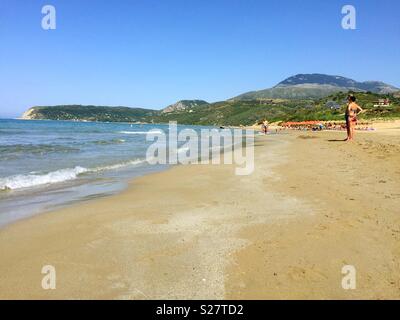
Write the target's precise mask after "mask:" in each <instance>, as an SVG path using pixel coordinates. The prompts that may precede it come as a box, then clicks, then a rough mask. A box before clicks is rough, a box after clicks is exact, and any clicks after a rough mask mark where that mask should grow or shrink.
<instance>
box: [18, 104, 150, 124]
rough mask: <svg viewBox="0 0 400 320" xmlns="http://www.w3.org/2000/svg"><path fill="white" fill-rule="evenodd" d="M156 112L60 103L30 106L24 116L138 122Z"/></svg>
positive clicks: (37, 118)
mask: <svg viewBox="0 0 400 320" xmlns="http://www.w3.org/2000/svg"><path fill="white" fill-rule="evenodd" d="M156 114H158V111H155V110H149V109H141V108H128V107H105V106H82V105H60V106H52V107H48V106H44V107H33V108H30V109H29V110H28V111H26V112H25V113H24V114H23V116H22V118H23V119H34V120H40V119H48V120H80V121H82V120H85V121H102V122H138V121H148V119H149V117H151V116H154V115H156Z"/></svg>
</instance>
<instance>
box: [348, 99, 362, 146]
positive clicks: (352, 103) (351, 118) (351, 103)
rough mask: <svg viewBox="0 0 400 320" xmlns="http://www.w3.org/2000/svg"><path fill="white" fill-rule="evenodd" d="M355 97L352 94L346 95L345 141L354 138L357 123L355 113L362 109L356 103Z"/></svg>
mask: <svg viewBox="0 0 400 320" xmlns="http://www.w3.org/2000/svg"><path fill="white" fill-rule="evenodd" d="M356 100H357V99H356V97H355V96H354V95H352V94H351V95H349V96H348V97H347V101H348V104H347V108H346V114H345V118H346V127H347V139H346V141H351V140H353V139H354V129H355V126H356V124H357V115H358V114H359V113H361V112H363V111H364V110H363V109H362V108H361V107H360V106H359V105H358V104H357V103H356Z"/></svg>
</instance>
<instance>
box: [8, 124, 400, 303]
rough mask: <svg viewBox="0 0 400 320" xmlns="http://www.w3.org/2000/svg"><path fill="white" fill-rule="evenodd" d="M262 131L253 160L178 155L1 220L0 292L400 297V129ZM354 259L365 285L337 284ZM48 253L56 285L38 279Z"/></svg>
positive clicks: (185, 296) (27, 294) (107, 295)
mask: <svg viewBox="0 0 400 320" xmlns="http://www.w3.org/2000/svg"><path fill="white" fill-rule="evenodd" d="M390 128H392V129H389V128H382V130H378V131H377V132H368V133H367V132H366V133H359V134H358V135H357V137H356V138H357V141H355V142H352V143H345V142H343V141H336V140H339V139H343V138H344V133H338V132H318V133H302V132H291V133H290V134H282V135H273V136H267V137H260V138H259V139H258V140H257V142H256V150H255V152H256V159H255V164H256V170H255V172H254V174H253V175H251V176H243V177H240V176H235V174H234V167H233V166H227V165H220V166H212V165H207V166H204V165H202V166H196V165H193V166H178V167H174V168H172V169H170V170H168V171H165V172H161V173H157V174H153V175H149V176H146V177H142V178H140V179H137V180H134V181H133V182H132V183H131V185H130V187H129V188H128V190H126V191H124V192H123V193H121V194H119V195H116V196H111V197H108V198H103V199H98V200H94V201H91V202H86V203H81V204H78V205H75V206H73V207H69V208H66V209H62V210H58V211H56V212H51V213H46V214H42V215H39V216H36V217H33V218H30V219H27V220H24V221H20V222H17V223H15V224H13V225H11V226H8V227H6V228H4V229H2V230H0V256H1V260H0V298H2V299H10V298H22V299H35V298H38V299H82V298H88V299H150V298H151V299H164V298H166V299H194V298H198V299H213V298H217V299H223V298H229V299H265V298H271V299H299V298H301V299H312V298H316V299H355V298H366V299H389V298H395V299H399V298H400V242H399V240H400V216H399V213H400V212H399V205H400V179H399V178H400V152H399V151H400V144H399V137H400V136H399V132H400V130H396V129H393V126H390ZM347 264H350V265H354V266H355V267H356V270H357V289H356V290H343V289H342V287H341V280H342V274H341V269H342V267H343V266H344V265H347ZM43 265H54V266H55V267H56V271H57V289H56V290H47V291H46V290H43V289H42V288H41V281H42V277H43V275H42V274H41V269H42V266H43Z"/></svg>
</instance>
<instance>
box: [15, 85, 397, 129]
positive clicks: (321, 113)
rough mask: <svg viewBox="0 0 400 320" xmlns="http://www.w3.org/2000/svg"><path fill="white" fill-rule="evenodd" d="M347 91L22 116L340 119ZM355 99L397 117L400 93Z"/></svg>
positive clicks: (371, 113) (375, 113) (222, 121)
mask: <svg viewBox="0 0 400 320" xmlns="http://www.w3.org/2000/svg"><path fill="white" fill-rule="evenodd" d="M347 95H348V93H347V92H339V93H335V94H332V95H330V96H328V97H325V98H322V99H318V100H311V99H298V100H293V99H292V100H283V99H269V100H265V99H264V100H237V101H232V100H231V101H221V102H216V103H211V104H208V103H204V104H199V105H197V106H194V105H192V106H191V107H190V108H188V109H183V110H182V109H177V110H175V111H173V110H171V111H170V112H167V113H166V112H163V111H155V110H147V109H140V108H127V107H102V106H100V107H97V106H80V105H75V106H54V107H34V108H31V109H29V110H28V111H27V112H25V114H24V116H23V118H25V119H50V120H86V121H104V122H148V123H151V122H153V123H167V122H169V121H177V122H178V123H180V124H193V125H214V126H239V125H253V124H254V123H256V122H259V121H260V120H262V119H268V120H269V121H271V122H277V121H303V120H342V119H343V115H344V111H345V107H346V97H347ZM356 96H357V98H358V100H357V102H358V103H359V104H360V106H361V107H362V108H364V109H365V110H366V113H365V114H363V115H362V117H363V118H366V119H372V118H373V119H379V118H381V119H389V118H400V97H399V96H394V95H381V94H376V93H369V92H367V93H360V92H357V93H356ZM386 98H389V99H390V100H391V104H390V106H379V107H376V106H374V105H376V103H377V101H378V100H379V99H386Z"/></svg>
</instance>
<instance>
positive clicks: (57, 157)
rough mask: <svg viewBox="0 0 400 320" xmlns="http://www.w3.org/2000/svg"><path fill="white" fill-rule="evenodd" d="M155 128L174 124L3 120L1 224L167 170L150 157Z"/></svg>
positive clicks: (0, 135) (0, 123) (165, 129)
mask: <svg viewBox="0 0 400 320" xmlns="http://www.w3.org/2000/svg"><path fill="white" fill-rule="evenodd" d="M183 128H186V127H183V126H178V131H179V130H181V129H183ZM191 128H192V129H195V130H200V129H201V128H204V127H191ZM149 130H156V131H162V132H165V133H166V134H168V125H151V124H144V125H140V124H128V123H94V122H69V121H27V120H0V226H4V225H5V224H8V223H11V222H13V221H15V220H18V219H21V218H25V217H29V216H31V215H33V214H36V213H38V212H44V211H48V210H52V209H54V208H57V207H60V206H64V205H67V204H70V203H71V202H76V201H82V200H86V199H91V198H95V197H100V196H104V195H109V194H113V193H116V192H118V191H120V190H121V189H123V188H124V187H125V186H126V184H127V182H128V180H130V179H131V178H133V177H137V176H141V175H144V174H148V173H151V172H155V171H159V170H163V169H166V168H167V166H166V165H149V164H148V163H147V161H146V151H147V149H148V147H149V146H150V145H151V144H152V143H153V142H152V141H146V134H147V132H148V131H149Z"/></svg>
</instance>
